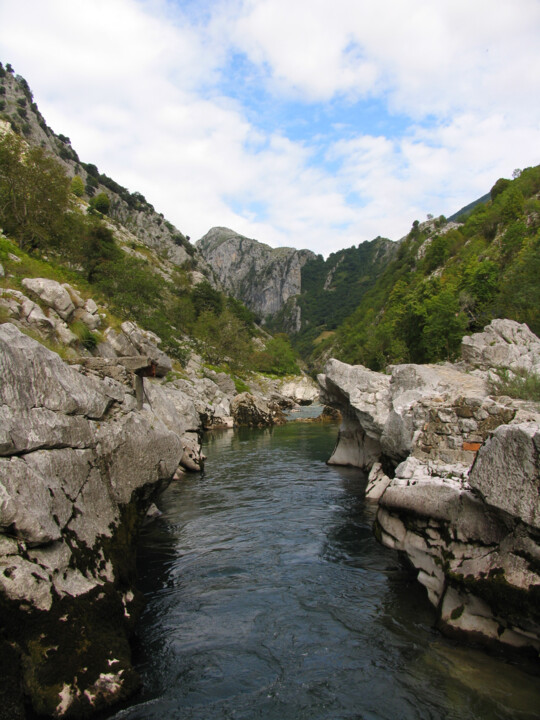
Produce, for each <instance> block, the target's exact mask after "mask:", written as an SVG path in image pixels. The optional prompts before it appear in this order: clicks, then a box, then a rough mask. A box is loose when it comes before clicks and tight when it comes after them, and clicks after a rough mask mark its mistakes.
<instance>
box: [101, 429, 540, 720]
mask: <svg viewBox="0 0 540 720" xmlns="http://www.w3.org/2000/svg"><path fill="white" fill-rule="evenodd" d="M336 433H337V428H336V427H335V426H331V425H330V426H329V425H317V424H302V423H289V424H288V425H285V426H283V427H277V428H273V429H266V430H235V431H232V430H230V431H222V432H214V433H212V434H210V435H208V436H207V438H206V445H205V448H204V451H205V453H206V455H207V456H208V460H207V466H206V474H205V475H204V476H203V477H200V476H198V475H192V476H189V477H188V478H187V479H186V480H183V481H182V482H179V483H176V484H174V485H172V486H171V487H170V488H169V489H168V490H167V491H166V493H165V494H164V495H163V496H162V498H161V500H160V507H161V509H162V511H163V516H162V517H161V518H160V519H159V520H157V521H156V522H155V523H154V524H153V525H151V526H150V527H149V528H148V529H147V530H146V531H145V532H144V535H143V539H142V544H141V548H140V563H139V564H140V572H141V587H142V589H143V591H144V592H145V594H146V596H147V600H148V605H147V608H146V611H145V613H144V615H143V618H142V621H141V625H140V630H139V639H138V650H137V658H136V659H137V662H138V665H137V667H138V669H139V671H140V672H141V674H142V676H143V680H144V690H143V692H142V694H141V695H140V697H139V698H136V699H135V701H134V702H135V704H134V705H132V706H131V707H129V708H126V709H124V710H122V711H120V712H118V713H116V715H115V716H114V717H115V718H116V719H117V720H121V719H122V720H128V719H129V720H154V719H155V720H180V719H182V720H184V719H186V720H187V719H188V718H189V719H197V720H224V719H225V718H227V719H228V718H231V719H232V718H235V719H243V720H252V719H254V718H261V719H263V720H303V719H305V720H341V719H342V718H343V719H345V718H350V719H352V718H355V719H356V720H360V719H362V720H375V719H377V720H379V719H388V720H398V719H399V720H400V719H402V718H403V719H409V718H410V719H411V720H412V719H413V718H415V719H422V720H423V719H424V718H425V719H427V718H429V719H434V720H435V719H439V718H440V719H441V720H442V719H443V718H444V719H446V718H455V719H456V720H457V719H459V720H473V719H474V720H477V719H486V720H488V719H489V720H494V719H497V718H499V719H501V720H502V719H507V718H516V719H518V718H519V719H521V720H525V719H526V718H527V719H528V718H535V717H540V681H539V679H538V677H534V676H533V675H530V674H528V673H527V672H526V671H525V668H524V667H523V666H517V665H514V664H511V663H509V662H507V661H505V660H504V659H503V658H493V657H490V656H488V655H487V654H485V653H484V652H483V651H481V650H477V649H471V648H468V647H465V646H463V645H457V644H454V643H452V642H451V641H449V640H446V639H445V638H443V637H441V636H440V635H439V633H438V632H437V631H436V630H434V629H433V624H434V621H435V612H434V610H433V609H432V607H431V606H430V605H429V603H428V601H427V599H426V596H425V592H424V590H423V589H422V588H421V587H420V586H419V585H418V584H417V583H416V582H415V581H414V579H412V578H411V576H410V575H409V574H408V573H407V571H405V570H404V569H403V568H402V567H401V566H400V564H399V561H398V558H397V555H396V554H395V553H394V552H393V551H390V550H388V549H386V548H383V547H381V546H380V545H379V544H378V543H377V542H376V540H375V539H374V537H373V534H372V529H371V527H372V523H373V519H374V508H373V506H372V505H371V504H369V503H366V502H365V501H364V498H363V492H364V488H365V482H366V480H365V477H364V476H363V475H362V474H361V473H360V472H359V471H358V470H353V469H344V468H334V467H329V466H327V465H326V464H325V461H326V460H327V458H328V457H329V455H330V454H331V451H332V447H333V444H334V441H335V437H336Z"/></svg>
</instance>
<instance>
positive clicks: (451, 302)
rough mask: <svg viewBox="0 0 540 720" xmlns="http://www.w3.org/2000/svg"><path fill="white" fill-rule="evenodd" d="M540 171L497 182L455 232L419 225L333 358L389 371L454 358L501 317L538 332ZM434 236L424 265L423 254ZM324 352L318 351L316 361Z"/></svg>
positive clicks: (346, 327) (341, 336) (348, 325)
mask: <svg viewBox="0 0 540 720" xmlns="http://www.w3.org/2000/svg"><path fill="white" fill-rule="evenodd" d="M538 192H540V166H538V167H535V168H525V170H523V171H522V172H521V174H519V175H517V176H516V177H515V179H514V180H505V181H504V182H503V181H498V182H497V183H496V185H495V186H494V188H493V189H492V198H493V199H492V200H491V201H488V202H487V203H480V204H477V205H476V206H475V207H474V208H473V209H472V211H471V213H470V215H469V216H468V218H467V219H466V221H465V224H464V225H462V226H461V227H460V228H459V229H458V230H452V231H450V232H448V233H446V234H439V235H437V229H435V232H434V230H433V229H430V230H429V231H428V230H426V229H425V228H422V227H421V226H420V224H416V223H415V224H413V229H412V230H411V232H410V233H409V235H408V236H407V238H406V239H405V240H404V241H403V242H402V243H401V244H400V247H399V249H398V252H397V253H396V254H395V256H394V258H393V259H392V260H391V261H390V262H389V263H388V264H387V265H386V267H385V268H384V270H383V271H382V272H381V273H380V275H379V277H378V278H377V280H376V282H375V283H374V284H373V286H372V287H371V288H370V289H369V290H368V291H367V292H366V293H365V295H364V296H363V298H362V299H361V301H360V303H359V305H358V307H357V309H356V310H355V311H354V312H353V313H352V314H350V315H349V317H348V318H347V319H346V320H345V321H344V322H343V324H342V325H341V326H340V327H339V328H338V330H337V332H336V335H335V338H334V339H333V340H332V343H333V350H332V351H333V354H334V355H337V356H338V357H339V358H340V359H342V360H345V361H346V362H351V363H362V364H364V365H367V366H368V367H371V368H373V369H376V370H382V369H384V368H385V366H386V365H387V364H389V363H395V362H435V361H439V360H445V359H448V358H453V357H455V356H456V354H457V352H458V350H459V345H460V341H461V338H462V336H463V335H464V334H465V333H467V332H474V331H477V330H480V329H481V328H483V327H484V326H485V325H486V324H487V323H488V322H489V321H490V320H491V319H493V318H494V317H507V318H510V319H513V320H517V321H518V322H526V323H527V324H528V325H529V327H530V328H531V330H532V331H533V332H535V333H538V332H540V310H539V309H540V283H539V281H538V278H539V277H540V229H539V228H540V212H539V211H540V203H539V202H538V200H537V197H536V195H537V194H538ZM427 232H430V233H432V237H431V239H430V242H429V245H428V246H427V247H426V250H425V253H424V256H423V257H421V253H420V254H419V249H420V247H421V246H422V245H423V243H424V242H425V240H426V237H427ZM316 352H319V348H317V349H316V351H315V353H316Z"/></svg>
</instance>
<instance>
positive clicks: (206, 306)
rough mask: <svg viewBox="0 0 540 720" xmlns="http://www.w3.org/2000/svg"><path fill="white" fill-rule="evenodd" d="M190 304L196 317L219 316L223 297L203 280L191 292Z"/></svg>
mask: <svg viewBox="0 0 540 720" xmlns="http://www.w3.org/2000/svg"><path fill="white" fill-rule="evenodd" d="M191 302H192V303H193V307H194V309H195V314H196V316H197V317H199V316H200V315H202V314H204V313H212V314H213V315H216V316H217V315H220V314H221V312H222V310H223V295H222V294H221V293H220V292H219V290H215V289H214V288H213V287H212V286H211V285H210V283H209V282H208V281H207V280H205V281H203V282H202V283H199V284H198V285H196V286H195V287H194V288H193V290H192V291H191Z"/></svg>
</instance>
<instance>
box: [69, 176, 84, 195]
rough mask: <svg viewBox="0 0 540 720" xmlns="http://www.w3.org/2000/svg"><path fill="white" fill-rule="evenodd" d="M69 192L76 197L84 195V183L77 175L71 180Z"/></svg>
mask: <svg viewBox="0 0 540 720" xmlns="http://www.w3.org/2000/svg"><path fill="white" fill-rule="evenodd" d="M71 192H72V193H73V194H74V195H75V196H76V197H82V196H83V195H84V183H83V181H82V178H81V177H80V176H79V175H75V177H74V178H73V180H72V181H71Z"/></svg>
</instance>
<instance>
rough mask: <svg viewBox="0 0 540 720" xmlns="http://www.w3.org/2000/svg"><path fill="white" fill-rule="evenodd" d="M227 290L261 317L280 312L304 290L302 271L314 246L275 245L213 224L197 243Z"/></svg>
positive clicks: (311, 256)
mask: <svg viewBox="0 0 540 720" xmlns="http://www.w3.org/2000/svg"><path fill="white" fill-rule="evenodd" d="M196 248H197V250H198V251H199V252H200V253H201V255H202V256H203V257H204V259H205V260H206V261H207V262H208V264H209V265H210V266H211V267H212V269H213V270H214V272H215V274H216V276H217V277H218V279H219V280H220V282H221V283H222V285H223V287H224V288H225V290H226V291H227V292H228V293H230V294H231V295H233V296H234V297H236V298H238V299H239V300H241V301H242V302H243V303H244V304H245V305H247V307H248V308H250V309H251V310H253V311H254V312H255V313H257V314H258V315H260V316H261V317H263V318H264V317H266V316H267V315H273V314H274V313H276V312H278V311H279V310H280V309H281V308H282V307H283V305H284V304H285V303H286V302H287V300H288V299H289V298H290V297H292V296H293V295H297V294H299V293H300V290H301V271H302V267H303V266H304V265H305V263H306V262H307V261H308V260H309V259H310V258H314V257H315V254H314V253H312V252H311V250H295V249H294V248H276V249H273V248H271V247H269V246H268V245H264V244H263V243H260V242H257V240H251V239H249V238H246V237H244V236H243V235H238V234H237V233H235V232H234V231H233V230H228V229H227V228H219V227H218V228H212V229H211V230H209V231H208V232H207V234H206V235H205V236H204V237H202V238H201V239H200V240H198V241H197V243H196Z"/></svg>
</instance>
